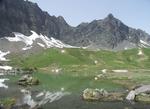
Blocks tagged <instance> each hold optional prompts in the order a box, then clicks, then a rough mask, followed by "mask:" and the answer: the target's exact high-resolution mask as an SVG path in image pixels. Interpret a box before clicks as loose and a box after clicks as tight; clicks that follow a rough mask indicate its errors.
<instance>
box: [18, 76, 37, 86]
mask: <svg viewBox="0 0 150 109" xmlns="http://www.w3.org/2000/svg"><path fill="white" fill-rule="evenodd" d="M18 84H19V85H22V86H28V85H38V84H39V80H38V79H37V78H34V77H32V76H30V75H24V76H22V77H21V78H20V79H19V80H18Z"/></svg>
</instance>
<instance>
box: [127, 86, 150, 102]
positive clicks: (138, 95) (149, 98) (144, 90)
mask: <svg viewBox="0 0 150 109" xmlns="http://www.w3.org/2000/svg"><path fill="white" fill-rule="evenodd" d="M126 99H127V100H130V101H138V102H149V103H150V85H143V86H141V87H139V88H136V89H134V90H131V91H130V92H129V94H128V95H127V97H126Z"/></svg>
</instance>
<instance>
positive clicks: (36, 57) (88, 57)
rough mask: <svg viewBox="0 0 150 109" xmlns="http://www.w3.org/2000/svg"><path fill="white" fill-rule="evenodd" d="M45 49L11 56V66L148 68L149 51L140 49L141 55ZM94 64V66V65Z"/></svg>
mask: <svg viewBox="0 0 150 109" xmlns="http://www.w3.org/2000/svg"><path fill="white" fill-rule="evenodd" d="M63 51H65V52H64V53H62V49H55V48H52V49H47V50H45V51H43V52H40V53H35V54H32V55H29V56H28V57H27V56H25V55H23V54H13V55H12V56H11V63H10V64H11V65H12V66H19V67H37V68H41V67H47V66H50V65H53V64H55V65H59V66H66V65H69V66H70V65H88V66H92V65H95V66H98V67H100V68H107V69H114V68H117V69H118V68H126V69H131V68H132V69H133V68H140V69H141V68H149V66H150V49H142V51H143V53H144V54H143V55H142V56H139V55H138V51H139V50H138V49H131V50H125V51H119V52H112V51H104V50H100V51H88V50H84V49H63ZM95 63H96V64H95Z"/></svg>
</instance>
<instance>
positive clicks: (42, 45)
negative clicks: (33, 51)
mask: <svg viewBox="0 0 150 109" xmlns="http://www.w3.org/2000/svg"><path fill="white" fill-rule="evenodd" d="M37 44H38V45H39V46H41V47H43V48H45V45H44V44H41V43H37Z"/></svg>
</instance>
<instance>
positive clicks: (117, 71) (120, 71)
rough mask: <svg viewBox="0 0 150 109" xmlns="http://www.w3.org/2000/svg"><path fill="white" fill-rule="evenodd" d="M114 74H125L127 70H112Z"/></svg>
mask: <svg viewBox="0 0 150 109" xmlns="http://www.w3.org/2000/svg"><path fill="white" fill-rule="evenodd" d="M112 71H113V72H115V73H127V72H128V70H112Z"/></svg>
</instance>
